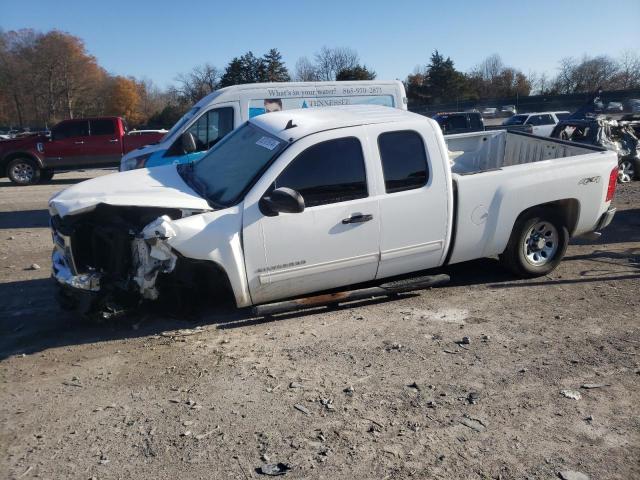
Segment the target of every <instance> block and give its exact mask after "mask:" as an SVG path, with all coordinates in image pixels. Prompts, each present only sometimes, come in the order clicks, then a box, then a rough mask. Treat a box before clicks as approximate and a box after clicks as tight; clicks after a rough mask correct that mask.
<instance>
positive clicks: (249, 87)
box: [195, 80, 404, 107]
mask: <svg viewBox="0 0 640 480" xmlns="http://www.w3.org/2000/svg"><path fill="white" fill-rule="evenodd" d="M350 85H358V86H374V85H375V86H394V87H401V88H402V90H400V91H402V92H404V85H403V83H402V82H401V81H400V80H353V81H340V82H338V81H334V82H273V83H246V84H242V85H232V86H230V87H224V88H221V89H219V90H216V91H215V92H212V93H210V94H209V95H207V96H206V97H204V98H202V99H200V101H198V103H196V104H195V106H196V107H204V106H206V105H209V104H210V103H211V102H213V100H218V101H220V102H222V101H225V100H226V97H235V96H237V95H239V94H243V93H246V92H251V91H257V90H277V91H276V92H273V93H274V94H273V95H267V97H266V98H270V97H273V98H279V97H283V98H288V97H294V98H295V97H300V96H302V95H300V94H293V95H292V93H293V92H292V91H293V90H297V91H299V90H304V89H305V88H307V89H309V90H310V91H309V92H304V96H315V95H316V94H317V91H318V90H324V92H323V94H324V95H332V94H331V93H330V92H328V90H330V89H331V88H337V87H347V86H350ZM262 98H265V97H262Z"/></svg>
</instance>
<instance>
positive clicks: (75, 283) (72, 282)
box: [51, 248, 101, 292]
mask: <svg viewBox="0 0 640 480" xmlns="http://www.w3.org/2000/svg"><path fill="white" fill-rule="evenodd" d="M51 268H52V272H51V275H52V276H53V278H55V279H56V280H57V282H58V283H59V284H60V285H62V286H65V287H70V288H75V289H78V290H84V291H87V292H99V291H100V277H101V275H100V274H99V273H96V272H91V273H81V274H79V275H74V274H73V272H72V271H71V267H70V265H69V263H68V260H67V258H66V256H65V255H64V254H63V253H62V252H60V250H59V249H58V248H54V250H53V253H52V254H51Z"/></svg>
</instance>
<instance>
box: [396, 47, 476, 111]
mask: <svg viewBox="0 0 640 480" xmlns="http://www.w3.org/2000/svg"><path fill="white" fill-rule="evenodd" d="M405 87H406V89H407V96H408V98H409V99H410V100H411V101H412V102H414V103H417V104H437V103H446V102H451V101H456V100H463V99H468V98H471V97H473V90H472V88H471V85H470V82H469V78H468V77H467V76H466V75H465V74H464V73H462V72H459V71H458V70H456V68H455V65H454V63H453V60H451V58H450V57H446V58H445V57H444V55H442V54H441V53H440V52H438V50H435V51H434V52H433V53H432V54H431V59H430V63H429V64H428V65H427V66H425V67H422V68H420V67H417V68H416V70H415V71H414V73H413V74H411V75H409V76H408V77H407V80H406V81H405Z"/></svg>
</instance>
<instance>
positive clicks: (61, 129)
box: [53, 120, 89, 140]
mask: <svg viewBox="0 0 640 480" xmlns="http://www.w3.org/2000/svg"><path fill="white" fill-rule="evenodd" d="M88 135H89V122H88V121H87V120H77V121H73V120H72V121H68V122H64V123H62V124H60V125H58V126H56V127H55V128H54V129H53V139H54V140H64V139H66V138H76V137H86V136H88Z"/></svg>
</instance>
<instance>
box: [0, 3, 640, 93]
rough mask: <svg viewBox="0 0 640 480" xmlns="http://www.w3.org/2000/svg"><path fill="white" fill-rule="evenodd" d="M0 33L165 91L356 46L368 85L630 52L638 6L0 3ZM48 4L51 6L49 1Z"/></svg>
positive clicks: (551, 68)
mask: <svg viewBox="0 0 640 480" xmlns="http://www.w3.org/2000/svg"><path fill="white" fill-rule="evenodd" d="M0 4H1V6H0V11H1V12H2V15H1V16H0V28H2V29H4V30H13V29H18V28H34V29H36V30H42V31H46V30H49V29H53V28H57V29H60V30H64V31H67V32H69V33H71V34H73V35H77V36H79V37H81V38H82V39H84V41H85V43H86V46H87V49H88V51H89V52H90V53H91V54H93V55H95V56H96V57H97V58H98V61H99V62H100V64H101V65H102V66H103V67H105V68H106V69H107V70H108V71H109V72H111V73H113V74H119V75H134V76H136V77H146V78H150V79H152V80H153V81H154V82H156V83H157V84H158V85H159V86H161V87H165V86H167V85H169V84H171V83H172V82H173V79H174V78H175V76H176V75H177V74H178V73H180V72H186V71H188V70H190V69H191V68H192V67H193V66H195V65H198V64H201V63H204V62H210V63H212V64H214V65H216V66H218V67H220V68H222V67H224V66H225V65H226V63H227V62H228V61H229V60H230V59H231V58H232V57H234V56H238V55H241V54H242V53H244V52H246V51H248V50H252V51H253V52H254V53H255V54H256V55H261V54H263V53H264V52H265V51H267V50H268V49H269V48H272V47H276V48H278V49H279V50H280V51H281V52H282V53H283V55H284V58H285V60H286V62H287V65H288V66H289V67H290V68H291V69H293V66H294V65H295V62H296V60H297V59H298V57H300V56H302V55H307V56H309V57H312V56H313V53H314V52H315V51H317V50H318V49H319V48H320V47H322V46H323V45H327V46H349V47H352V48H354V49H356V50H357V51H358V53H359V54H360V57H361V59H362V61H363V62H364V63H366V64H367V66H370V67H371V68H373V69H374V70H375V71H376V72H377V73H378V78H382V79H393V78H399V79H404V78H405V77H406V75H407V74H409V73H411V72H412V71H413V69H414V67H415V66H416V65H418V64H425V63H427V62H428V59H429V55H430V53H431V52H432V51H433V50H434V49H436V48H437V49H439V50H440V52H441V53H443V54H445V55H447V56H450V57H451V58H452V59H453V60H454V62H455V63H456V66H457V67H458V68H459V69H461V70H465V71H466V70H468V69H470V68H471V67H473V66H474V65H475V64H476V63H478V62H479V61H480V60H482V59H483V58H484V57H486V56H488V55H489V54H492V53H499V54H500V55H501V56H502V58H503V60H504V62H505V63H506V64H508V65H511V66H514V67H516V68H519V69H520V70H522V71H524V72H525V73H527V72H529V71H531V70H535V71H538V72H542V71H546V72H548V73H549V74H551V75H552V74H554V73H555V69H556V68H557V65H558V60H559V59H560V58H562V57H566V56H578V57H579V56H582V55H583V54H585V53H587V54H589V55H598V54H609V55H613V56H617V55H618V54H619V53H621V51H622V50H624V49H635V50H638V49H640V28H639V25H640V1H639V0H615V1H608V2H602V1H594V0H586V1H576V0H572V1H565V0H555V1H547V0H528V1H519V0H510V1H491V0H484V1H477V2H476V1H464V0H458V1H442V0H441V1H426V0H422V1H420V0H407V1H403V0H395V1H379V0H369V1H362V2H348V1H345V0H342V1H333V0H323V1H319V2H318V1H316V2H313V3H309V2H304V1H300V0H298V1H278V2H273V1H272V2H265V1H249V0H241V1H233V2H215V1H199V0H188V1H181V2H176V1H165V0H154V1H149V2H146V1H135V0H134V1H127V2H124V1H120V0H109V1H100V2H97V1H91V0H83V1H76V0H58V1H57V2H56V1H52V0H49V1H42V0H29V1H25V2H15V1H10V0H3V1H2V2H0ZM53 5H55V7H53V8H52V6H53Z"/></svg>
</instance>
